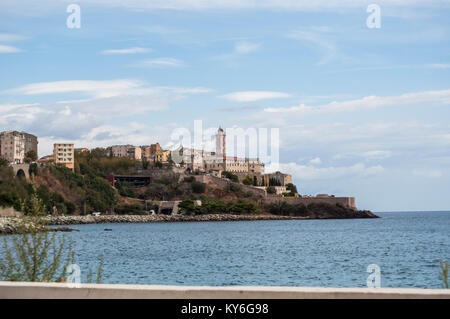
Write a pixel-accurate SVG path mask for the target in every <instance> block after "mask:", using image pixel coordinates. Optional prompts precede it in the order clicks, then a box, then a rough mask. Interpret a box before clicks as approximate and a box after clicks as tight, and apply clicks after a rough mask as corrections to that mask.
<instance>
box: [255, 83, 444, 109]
mask: <svg viewBox="0 0 450 319" xmlns="http://www.w3.org/2000/svg"><path fill="white" fill-rule="evenodd" d="M418 103H442V104H450V89H449V90H440V91H424V92H414V93H405V94H402V95H396V96H385V97H382V96H365V97H363V98H361V99H357V100H348V101H341V102H337V101H334V102H331V103H328V104H324V105H319V106H307V105H305V104H300V105H298V106H291V107H280V108H265V109H264V111H265V112H269V113H295V114H302V115H307V114H318V113H334V112H354V111H360V110H367V109H375V108H379V107H393V106H395V107H397V106H403V105H410V104H418Z"/></svg>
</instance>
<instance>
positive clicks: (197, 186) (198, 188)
mask: <svg viewBox="0 0 450 319" xmlns="http://www.w3.org/2000/svg"><path fill="white" fill-rule="evenodd" d="M191 187H192V191H193V192H194V193H197V194H201V193H204V192H205V190H206V184H205V183H201V182H197V181H193V182H192V183H191Z"/></svg>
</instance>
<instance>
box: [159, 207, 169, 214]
mask: <svg viewBox="0 0 450 319" xmlns="http://www.w3.org/2000/svg"><path fill="white" fill-rule="evenodd" d="M160 213H161V214H163V215H172V208H162V209H161V212H160Z"/></svg>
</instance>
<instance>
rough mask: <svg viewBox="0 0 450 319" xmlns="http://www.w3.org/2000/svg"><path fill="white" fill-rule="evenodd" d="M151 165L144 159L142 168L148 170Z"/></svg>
mask: <svg viewBox="0 0 450 319" xmlns="http://www.w3.org/2000/svg"><path fill="white" fill-rule="evenodd" d="M149 164H150V162H149V161H147V159H146V158H143V159H142V168H143V169H147V168H148V165H149Z"/></svg>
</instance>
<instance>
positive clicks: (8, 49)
mask: <svg viewBox="0 0 450 319" xmlns="http://www.w3.org/2000/svg"><path fill="white" fill-rule="evenodd" d="M18 52H22V50H20V49H18V48H16V47H13V46H10V45H3V44H0V53H18Z"/></svg>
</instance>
